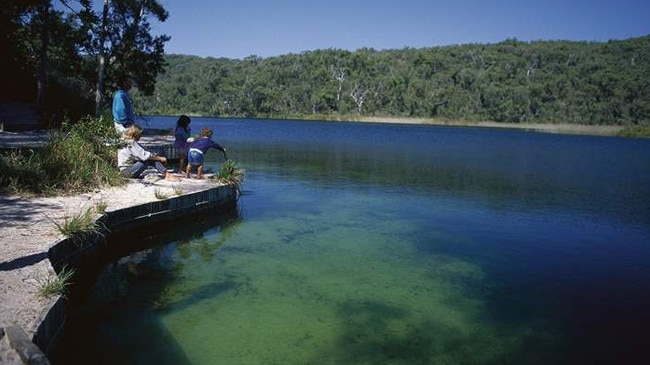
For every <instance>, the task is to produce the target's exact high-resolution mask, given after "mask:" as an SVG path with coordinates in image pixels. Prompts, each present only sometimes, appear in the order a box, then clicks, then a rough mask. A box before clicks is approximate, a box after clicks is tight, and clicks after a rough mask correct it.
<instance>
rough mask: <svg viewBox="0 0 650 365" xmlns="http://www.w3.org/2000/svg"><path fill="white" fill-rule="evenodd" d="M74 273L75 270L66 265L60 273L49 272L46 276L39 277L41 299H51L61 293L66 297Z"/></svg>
mask: <svg viewBox="0 0 650 365" xmlns="http://www.w3.org/2000/svg"><path fill="white" fill-rule="evenodd" d="M73 275H74V270H73V269H70V270H68V269H67V267H65V266H64V267H63V269H62V270H61V272H60V273H59V274H58V275H49V274H48V275H47V276H46V277H41V278H37V279H36V281H37V282H38V297H39V298H41V299H49V298H52V297H55V296H58V295H60V296H62V297H64V298H65V296H66V295H67V293H68V286H69V285H70V284H71V281H70V280H71V279H72V276H73Z"/></svg>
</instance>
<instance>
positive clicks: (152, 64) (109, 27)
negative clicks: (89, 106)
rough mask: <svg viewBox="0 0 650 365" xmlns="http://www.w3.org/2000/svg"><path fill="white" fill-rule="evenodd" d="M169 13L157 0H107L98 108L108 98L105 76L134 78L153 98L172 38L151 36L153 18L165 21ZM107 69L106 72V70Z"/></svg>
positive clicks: (101, 32)
mask: <svg viewBox="0 0 650 365" xmlns="http://www.w3.org/2000/svg"><path fill="white" fill-rule="evenodd" d="M168 16H169V13H168V12H167V10H165V8H164V7H163V6H162V5H161V4H160V3H159V2H158V1H157V0H112V1H110V0H104V5H103V9H102V17H101V19H102V21H101V30H100V32H99V42H98V43H99V45H98V55H99V58H98V80H97V90H96V94H97V98H96V103H97V108H96V110H97V111H99V110H101V107H102V104H103V100H104V98H105V97H106V96H107V95H106V92H105V91H104V90H105V82H104V81H103V80H104V77H107V78H109V79H113V80H114V79H116V78H118V77H120V76H129V77H131V78H132V79H133V80H134V81H135V83H136V85H137V87H138V90H140V91H142V92H143V93H144V94H145V95H151V94H152V93H153V90H154V86H155V83H156V76H157V75H158V74H159V73H162V72H164V66H165V61H164V46H165V43H166V42H167V41H169V39H170V37H169V36H167V35H159V36H153V35H152V34H151V23H150V21H149V19H150V18H153V19H155V20H157V21H160V22H164V21H165V20H167V17H168ZM103 70H105V71H103Z"/></svg>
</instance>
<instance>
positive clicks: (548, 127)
mask: <svg viewBox="0 0 650 365" xmlns="http://www.w3.org/2000/svg"><path fill="white" fill-rule="evenodd" d="M354 121H355V122H367V123H393V124H426V125H437V126H449V127H475V128H503V129H518V130H526V131H531V132H541V133H556V134H580V135H590V136H615V135H617V134H618V133H619V132H620V131H621V130H622V129H623V127H622V126H615V125H583V124H568V123H558V124H551V123H497V122H489V121H483V122H464V121H451V120H450V121H445V120H438V119H427V118H396V117H359V118H356V119H355V120H354Z"/></svg>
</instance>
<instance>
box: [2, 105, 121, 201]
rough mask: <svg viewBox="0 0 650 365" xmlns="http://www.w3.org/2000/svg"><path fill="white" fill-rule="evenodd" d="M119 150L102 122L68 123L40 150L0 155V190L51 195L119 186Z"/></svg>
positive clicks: (109, 126)
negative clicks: (116, 162) (117, 157)
mask: <svg viewBox="0 0 650 365" xmlns="http://www.w3.org/2000/svg"><path fill="white" fill-rule="evenodd" d="M118 146H119V136H118V135H117V134H116V132H115V129H114V128H113V126H112V124H109V123H107V122H106V121H104V120H102V119H91V118H86V119H83V120H80V121H79V122H77V123H74V124H72V123H67V124H65V125H64V126H63V128H62V129H60V130H57V131H53V132H52V134H51V135H50V136H49V138H48V141H47V142H46V143H45V145H44V146H43V148H41V149H38V150H36V151H33V150H22V151H11V152H9V153H5V154H2V155H0V167H1V168H2V171H3V173H2V175H0V188H2V189H6V190H9V191H11V192H14V193H22V194H26V193H35V194H46V195H48V194H52V195H54V194H62V193H63V194H69V193H77V192H84V191H88V190H90V189H93V188H97V187H102V186H115V185H119V184H122V183H123V181H124V178H123V177H122V176H121V175H120V173H119V171H118V170H117V169H116V168H115V158H116V157H115V156H117V153H116V151H117V147H118Z"/></svg>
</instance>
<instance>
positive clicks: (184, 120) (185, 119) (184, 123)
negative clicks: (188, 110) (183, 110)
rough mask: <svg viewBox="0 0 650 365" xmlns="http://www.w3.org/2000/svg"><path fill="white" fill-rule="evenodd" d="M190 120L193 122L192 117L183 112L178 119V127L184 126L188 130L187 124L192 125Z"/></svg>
mask: <svg viewBox="0 0 650 365" xmlns="http://www.w3.org/2000/svg"><path fill="white" fill-rule="evenodd" d="M190 122H191V120H190V117H188V116H187V115H185V114H183V115H181V116H180V117H178V120H177V121H176V128H178V127H183V129H185V132H187V126H189V125H190Z"/></svg>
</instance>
